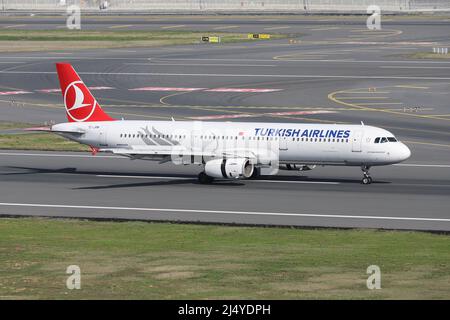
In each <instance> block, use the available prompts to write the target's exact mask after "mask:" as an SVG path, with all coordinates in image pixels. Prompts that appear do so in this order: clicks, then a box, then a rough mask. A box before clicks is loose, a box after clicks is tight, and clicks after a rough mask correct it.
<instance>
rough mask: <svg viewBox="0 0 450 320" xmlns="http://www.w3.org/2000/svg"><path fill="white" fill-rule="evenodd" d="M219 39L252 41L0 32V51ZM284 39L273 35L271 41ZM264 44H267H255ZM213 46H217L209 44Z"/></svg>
mask: <svg viewBox="0 0 450 320" xmlns="http://www.w3.org/2000/svg"><path fill="white" fill-rule="evenodd" d="M208 35H209V36H220V37H221V41H222V43H232V42H243V41H255V40H249V39H247V33H232V32H193V31H182V30H177V31H175V30H161V31H139V30H130V31H123V30H110V31H109V30H108V31H105V30H102V31H88V30H15V29H8V30H0V50H2V51H39V50H43V48H45V50H78V49H87V48H121V47H146V46H163V45H185V44H195V43H199V42H200V38H201V37H202V36H208ZM287 37H288V35H283V34H273V35H272V39H281V38H287ZM256 41H267V40H256ZM212 45H217V44H212Z"/></svg>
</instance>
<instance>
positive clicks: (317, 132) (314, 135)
mask: <svg viewBox="0 0 450 320" xmlns="http://www.w3.org/2000/svg"><path fill="white" fill-rule="evenodd" d="M319 133H320V130H314V132H313V135H312V137H313V138H318V137H319Z"/></svg>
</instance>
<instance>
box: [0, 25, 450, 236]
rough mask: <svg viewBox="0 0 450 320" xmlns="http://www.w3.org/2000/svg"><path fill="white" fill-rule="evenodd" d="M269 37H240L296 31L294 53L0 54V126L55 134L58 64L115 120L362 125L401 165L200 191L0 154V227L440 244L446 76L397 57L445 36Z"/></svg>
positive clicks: (109, 162) (100, 161)
mask: <svg viewBox="0 0 450 320" xmlns="http://www.w3.org/2000/svg"><path fill="white" fill-rule="evenodd" d="M184 19H185V20H183V23H180V24H185V25H188V26H190V25H191V24H192V25H193V24H194V21H193V20H194V19H190V20H189V19H188V18H186V17H184ZM186 19H187V20H189V21H190V22H191V23H190V24H189V23H188V21H187V20H186ZM263 19H264V18H261V19H260V20H263ZM222 20H223V19H222ZM241 20H243V19H241ZM281 20H282V19H281V18H280V21H281ZM169 22H171V23H172V22H173V21H169ZM212 22H214V21H210V22H208V23H212ZM215 22H217V21H215ZM239 22H240V20H233V19H231V18H230V19H228V20H226V19H225V20H223V21H222V22H221V24H222V25H224V26H233V25H239V26H240V25H241V24H240V23H239ZM282 22H283V23H281V22H277V21H271V22H270V23H269V21H266V22H264V21H259V22H258V23H248V24H245V26H246V28H247V27H248V25H249V26H250V27H251V28H255V29H254V30H256V29H258V30H262V29H263V28H274V27H276V25H275V24H277V23H278V24H279V25H277V26H281V25H287V26H290V25H292V26H290V27H289V28H288V29H278V30H277V32H286V33H289V32H294V31H295V32H296V33H298V34H297V35H296V37H295V39H296V40H298V41H297V42H294V43H292V42H289V41H288V40H287V39H285V40H275V41H268V42H263V41H259V42H249V43H235V44H220V45H205V44H197V45H187V46H170V47H155V48H124V49H99V50H83V51H75V50H66V51H57V52H24V53H14V54H12V53H1V54H0V119H1V120H2V121H17V122H29V123H35V124H42V123H43V122H45V121H49V120H52V121H55V122H63V121H65V115H64V111H63V109H62V99H61V96H60V93H59V92H58V91H57V90H55V89H57V88H58V81H57V78H56V73H55V69H54V63H55V62H57V61H61V60H62V61H69V62H71V63H72V64H73V65H74V66H75V68H76V69H77V71H78V72H79V74H80V75H81V76H82V78H83V80H84V81H85V82H86V83H87V84H88V85H89V86H91V87H94V88H93V91H92V92H93V93H94V95H95V96H96V98H97V100H98V101H99V103H100V104H101V105H102V107H104V108H105V110H106V111H107V112H108V113H111V115H113V116H114V117H117V118H121V117H123V118H125V119H147V120H152V119H153V120H159V119H170V118H171V117H174V118H175V119H176V120H179V121H181V120H195V119H203V120H211V121H268V122H270V121H277V122H281V121H283V122H307V123H311V122H318V123H360V122H361V121H364V123H365V124H369V125H375V126H380V127H383V128H385V129H387V130H390V131H392V132H393V133H394V134H395V135H396V136H397V137H398V138H399V139H400V140H402V141H404V142H405V143H406V144H407V145H408V146H409V147H410V148H411V150H412V157H411V158H410V159H409V160H408V161H407V162H406V163H404V164H402V165H399V166H389V167H381V168H373V169H372V170H371V173H372V176H373V177H374V179H375V181H376V183H374V184H372V185H370V186H362V185H361V184H360V183H359V181H360V179H361V172H360V170H359V168H333V167H325V168H321V167H319V168H316V169H314V170H313V171H309V172H306V173H301V174H299V173H295V172H294V173H293V172H281V173H280V175H279V176H275V177H264V178H262V179H261V180H255V181H243V182H219V183H217V184H214V185H213V186H203V185H199V184H197V183H196V179H195V177H196V173H197V172H198V170H199V168H197V167H179V166H174V165H169V164H165V165H157V164H154V163H151V162H139V161H129V160H127V159H119V158H116V157H110V156H107V157H101V156H97V157H92V156H90V155H89V154H82V155H80V154H59V153H40V152H27V151H5V150H3V151H0V175H1V177H2V179H0V180H1V181H0V192H1V193H0V194H1V196H0V212H1V214H3V215H51V216H76V217H96V218H118V219H142V220H164V221H168V220H170V221H190V222H192V221H195V222H214V223H238V224H255V225H283V226H288V225H293V226H325V227H369V228H387V229H417V230H440V231H449V229H450V223H449V219H450V215H449V213H448V207H449V205H450V200H449V197H448V195H449V194H450V192H449V191H450V160H449V159H450V143H449V141H450V130H449V121H450V109H449V104H448V101H449V94H450V75H449V70H450V61H448V59H447V60H446V59H440V60H435V59H433V60H429V59H414V58H411V57H410V56H409V54H413V53H416V52H430V51H432V48H433V47H447V46H449V45H450V32H449V31H450V24H449V22H448V21H434V20H433V21H429V22H426V21H423V20H420V21H414V20H413V19H411V20H408V21H407V22H403V23H400V22H395V21H393V22H392V25H391V26H389V29H388V28H386V29H385V30H382V31H380V32H379V33H376V32H375V33H367V32H366V31H367V30H364V27H365V25H358V24H357V23H356V22H354V23H353V22H352V23H348V21H347V22H345V21H340V22H336V21H322V22H321V23H322V24H323V27H317V24H318V21H310V22H308V21H303V22H302V23H300V24H294V23H293V22H292V21H291V20H283V21H282ZM414 22H415V23H414ZM2 23H3V24H5V23H6V22H5V20H3V17H2V20H1V23H0V25H2ZM123 23H124V25H129V24H132V23H131V22H130V21H127V20H124V21H123ZM271 23H273V24H274V25H272V24H271ZM93 24H94V23H93ZM30 25H32V26H35V25H39V24H30ZM97 25H98V26H102V27H103V28H107V25H106V24H102V23H98V24H97ZM119 25H120V23H119ZM242 25H244V23H242ZM26 27H27V26H24V28H26ZM207 27H208V29H209V30H210V29H211V28H210V27H211V25H210V24H207ZM183 28H188V27H183ZM192 28H193V29H195V28H194V27H192ZM296 28H297V29H296ZM314 29H316V30H314ZM246 30H250V29H245V28H244V27H242V28H241V27H240V28H236V30H234V29H230V30H229V31H230V32H231V31H233V32H234V31H242V32H246ZM269 31H270V30H269ZM274 31H275V30H274Z"/></svg>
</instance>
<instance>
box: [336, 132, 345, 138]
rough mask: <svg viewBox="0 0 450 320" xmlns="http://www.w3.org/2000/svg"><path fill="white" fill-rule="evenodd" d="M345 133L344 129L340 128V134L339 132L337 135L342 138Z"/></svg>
mask: <svg viewBox="0 0 450 320" xmlns="http://www.w3.org/2000/svg"><path fill="white" fill-rule="evenodd" d="M343 133H344V130H339V131H338V134H337V137H338V138H342V134H343Z"/></svg>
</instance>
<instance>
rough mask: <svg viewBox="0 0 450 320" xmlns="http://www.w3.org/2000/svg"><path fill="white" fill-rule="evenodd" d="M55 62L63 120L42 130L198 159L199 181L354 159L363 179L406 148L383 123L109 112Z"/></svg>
mask: <svg viewBox="0 0 450 320" xmlns="http://www.w3.org/2000/svg"><path fill="white" fill-rule="evenodd" d="M56 69H57V73H58V78H59V82H60V87H61V92H62V95H63V99H64V105H65V109H66V114H67V119H68V122H67V123H59V124H54V125H52V126H50V127H46V128H40V129H39V128H35V130H40V131H48V132H52V133H55V134H58V135H61V136H63V137H65V138H68V139H70V140H73V141H76V142H79V143H81V144H85V145H88V146H89V147H90V148H91V151H92V153H93V155H95V154H96V153H97V152H108V153H112V154H116V155H120V156H125V157H128V158H130V159H133V160H134V159H140V160H153V161H159V162H160V163H166V162H169V161H172V162H174V163H176V164H196V165H200V166H202V168H203V170H202V171H201V173H200V174H199V175H198V181H199V182H200V183H202V184H209V183H212V182H213V181H214V180H215V179H230V180H234V179H252V178H255V177H258V176H260V175H262V174H269V175H270V174H271V175H273V174H277V173H278V169H282V170H298V171H304V170H311V169H313V168H314V167H315V166H318V165H320V166H355V167H360V168H361V170H362V172H363V178H362V180H361V183H362V184H364V185H368V184H371V183H372V177H371V176H370V174H369V169H370V167H372V166H384V165H390V164H395V163H399V162H402V161H404V160H406V159H408V158H409V157H410V156H411V151H410V150H409V148H408V147H407V146H406V145H405V144H404V143H402V142H400V141H398V140H397V139H396V138H395V136H394V135H393V134H392V133H391V132H389V131H387V130H385V129H382V128H377V127H373V126H368V125H364V123H363V122H361V124H358V125H354V124H353V125H347V124H305V123H271V122H267V123H266V122H214V121H175V120H174V119H173V118H172V120H171V121H141V120H123V119H122V120H118V119H114V118H112V117H110V116H109V115H108V114H107V113H106V112H105V111H103V109H102V108H101V106H100V105H99V104H98V102H97V100H96V99H95V98H94V96H93V95H92V94H91V92H90V91H89V89H88V87H87V86H86V85H85V84H84V82H83V81H82V80H81V78H80V77H79V75H78V74H77V72H76V71H75V70H74V68H73V67H72V66H71V65H70V64H69V63H57V64H56Z"/></svg>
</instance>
